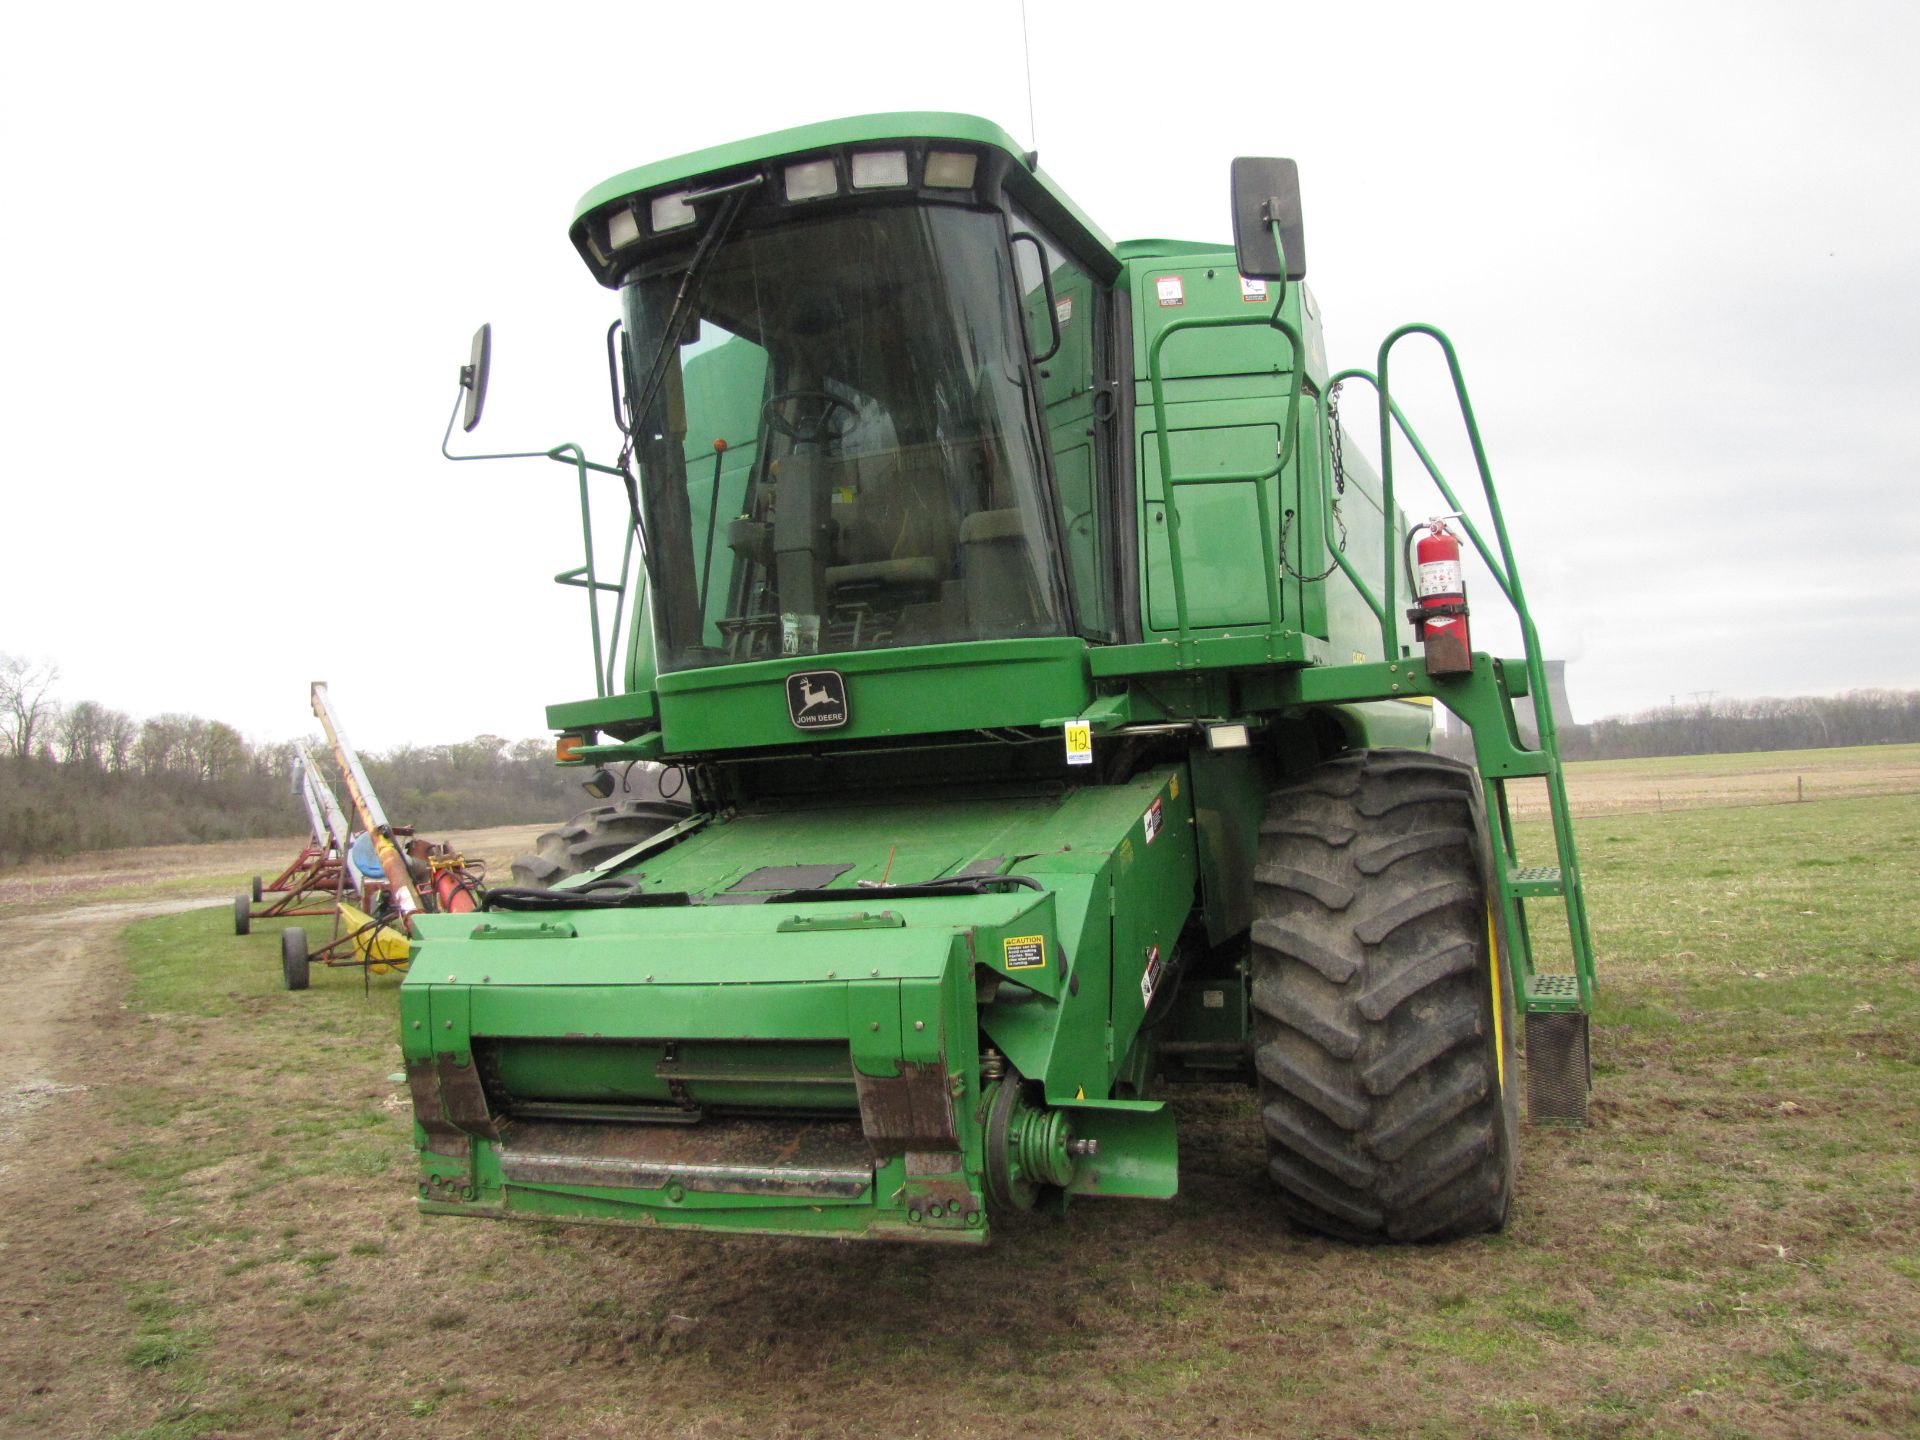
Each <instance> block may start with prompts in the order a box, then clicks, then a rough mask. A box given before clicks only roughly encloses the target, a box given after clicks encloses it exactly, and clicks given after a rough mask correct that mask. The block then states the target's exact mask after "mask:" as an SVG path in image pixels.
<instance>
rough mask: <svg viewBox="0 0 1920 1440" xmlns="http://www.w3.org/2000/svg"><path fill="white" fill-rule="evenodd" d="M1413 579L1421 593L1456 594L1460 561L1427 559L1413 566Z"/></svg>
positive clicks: (1458, 585)
mask: <svg viewBox="0 0 1920 1440" xmlns="http://www.w3.org/2000/svg"><path fill="white" fill-rule="evenodd" d="M1413 580H1414V585H1415V586H1416V587H1417V589H1418V591H1419V593H1420V594H1422V595H1458V594H1459V593H1460V562H1459V561H1458V560H1429V561H1427V562H1425V563H1424V564H1422V565H1419V566H1417V567H1415V574H1414V577H1413Z"/></svg>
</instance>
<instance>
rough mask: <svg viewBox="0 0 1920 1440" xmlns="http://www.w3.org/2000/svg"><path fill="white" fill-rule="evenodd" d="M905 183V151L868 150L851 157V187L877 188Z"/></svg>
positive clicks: (857, 188) (859, 188)
mask: <svg viewBox="0 0 1920 1440" xmlns="http://www.w3.org/2000/svg"><path fill="white" fill-rule="evenodd" d="M906 183H907V152H906V151H904V150H869V151H867V152H866V153H865V154H857V155H855V156H854V157H853V188H854V189H856V190H878V189H880V188H882V187H883V186H887V185H904V184H906Z"/></svg>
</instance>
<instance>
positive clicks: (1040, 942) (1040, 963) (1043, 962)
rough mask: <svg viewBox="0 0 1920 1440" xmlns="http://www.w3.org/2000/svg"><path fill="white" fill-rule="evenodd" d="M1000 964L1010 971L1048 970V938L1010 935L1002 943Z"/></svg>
mask: <svg viewBox="0 0 1920 1440" xmlns="http://www.w3.org/2000/svg"><path fill="white" fill-rule="evenodd" d="M1000 963H1001V964H1002V965H1004V966H1006V968H1007V969H1009V970H1044V969H1046V967H1047V937H1046V936H1044V935H1009V936H1008V937H1007V938H1006V939H1004V940H1002V941H1001V942H1000Z"/></svg>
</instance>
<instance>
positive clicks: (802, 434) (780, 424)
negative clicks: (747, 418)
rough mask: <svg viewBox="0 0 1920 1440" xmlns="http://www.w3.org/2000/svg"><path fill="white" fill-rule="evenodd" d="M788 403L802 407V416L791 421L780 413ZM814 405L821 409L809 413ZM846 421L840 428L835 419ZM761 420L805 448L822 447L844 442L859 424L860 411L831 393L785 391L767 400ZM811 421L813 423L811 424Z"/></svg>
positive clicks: (821, 391)
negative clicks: (828, 443)
mask: <svg viewBox="0 0 1920 1440" xmlns="http://www.w3.org/2000/svg"><path fill="white" fill-rule="evenodd" d="M789 400H799V401H801V402H803V403H802V405H801V409H800V414H799V415H798V417H796V418H795V419H792V420H789V419H788V418H787V417H786V416H785V415H782V414H781V413H780V407H781V406H782V405H784V404H786V403H787V402H788V401H789ZM809 403H811V404H812V405H815V406H817V407H818V409H817V410H814V411H811V412H810V411H809V410H808V408H807V405H808V404H809ZM836 414H840V415H842V416H843V417H844V418H843V420H842V422H841V423H840V424H838V425H836V424H835V423H834V416H835V415H836ZM760 418H761V419H763V420H765V421H766V422H767V425H768V427H769V428H770V429H773V430H775V431H778V432H779V433H780V434H782V435H784V436H786V437H787V438H788V439H789V440H796V441H799V442H801V443H803V444H809V445H821V444H824V443H825V442H827V441H829V440H844V439H845V438H846V437H847V436H848V435H851V434H852V433H853V431H854V429H855V428H856V427H857V426H858V425H859V424H860V411H859V409H858V407H856V406H855V405H854V404H853V402H852V401H849V400H842V399H841V398H840V397H839V396H838V395H835V394H833V393H832V392H831V391H828V390H782V391H781V392H780V393H779V394H777V395H770V396H768V397H767V403H766V404H765V405H762V406H761V407H760ZM809 420H811V422H812V423H810V424H809V423H808V422H809Z"/></svg>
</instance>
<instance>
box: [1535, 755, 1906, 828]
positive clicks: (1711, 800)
mask: <svg viewBox="0 0 1920 1440" xmlns="http://www.w3.org/2000/svg"><path fill="white" fill-rule="evenodd" d="M1566 773H1567V803H1568V804H1569V805H1570V806H1572V808H1573V811H1574V813H1575V814H1577V815H1605V814H1622V813H1626V812H1629V811H1638V810H1653V811H1666V810H1688V809H1694V808H1697V807H1701V806H1715V805H1786V804H1797V803H1802V802H1805V801H1808V800H1841V799H1845V798H1847V797H1849V796H1856V795H1891V794H1909V795H1910V794H1916V793H1920V745H1854V746H1839V747H1835V748H1834V749H1831V750H1772V751H1766V752H1763V753H1760V754H1753V755H1676V756H1666V757H1662V758H1659V759H1653V760H1582V761H1578V762H1575V763H1574V764H1571V765H1568V766H1567V767H1566ZM1513 794H1514V798H1515V802H1516V803H1515V806H1514V808H1515V810H1516V812H1517V813H1519V814H1522V815H1536V814H1537V815H1544V814H1545V813H1546V810H1547V799H1546V786H1545V784H1544V783H1541V784H1538V785H1529V786H1526V787H1524V788H1522V787H1520V786H1515V787H1513Z"/></svg>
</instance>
